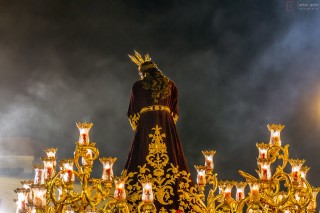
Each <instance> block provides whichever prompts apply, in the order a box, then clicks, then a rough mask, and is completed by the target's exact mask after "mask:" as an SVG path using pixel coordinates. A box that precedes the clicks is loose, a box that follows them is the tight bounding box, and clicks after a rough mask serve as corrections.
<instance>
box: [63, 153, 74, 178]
mask: <svg viewBox="0 0 320 213" xmlns="http://www.w3.org/2000/svg"><path fill="white" fill-rule="evenodd" d="M61 163H62V171H63V176H62V181H63V182H64V183H72V182H74V173H73V159H68V160H64V161H61Z"/></svg>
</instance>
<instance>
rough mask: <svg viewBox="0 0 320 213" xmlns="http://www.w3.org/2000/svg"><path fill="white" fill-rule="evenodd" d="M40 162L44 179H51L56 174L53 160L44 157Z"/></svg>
mask: <svg viewBox="0 0 320 213" xmlns="http://www.w3.org/2000/svg"><path fill="white" fill-rule="evenodd" d="M41 160H42V162H43V166H44V179H45V180H48V179H51V178H53V176H54V175H55V173H56V171H55V166H54V162H55V160H54V158H52V157H45V158H41Z"/></svg>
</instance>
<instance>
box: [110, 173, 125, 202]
mask: <svg viewBox="0 0 320 213" xmlns="http://www.w3.org/2000/svg"><path fill="white" fill-rule="evenodd" d="M114 183H115V188H116V189H115V190H114V195H113V197H114V198H115V199H116V200H125V199H126V192H125V190H124V186H125V179H124V178H122V177H117V178H116V179H115V181H114Z"/></svg>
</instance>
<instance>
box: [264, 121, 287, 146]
mask: <svg viewBox="0 0 320 213" xmlns="http://www.w3.org/2000/svg"><path fill="white" fill-rule="evenodd" d="M283 128H284V125H281V124H268V129H269V131H270V133H271V136H270V145H271V146H281V139H280V133H281V130H282V129H283Z"/></svg>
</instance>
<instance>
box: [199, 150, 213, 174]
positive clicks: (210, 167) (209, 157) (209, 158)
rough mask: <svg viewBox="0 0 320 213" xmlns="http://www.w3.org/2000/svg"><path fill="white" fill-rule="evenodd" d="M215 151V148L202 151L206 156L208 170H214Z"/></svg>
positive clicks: (205, 163) (205, 164)
mask: <svg viewBox="0 0 320 213" xmlns="http://www.w3.org/2000/svg"><path fill="white" fill-rule="evenodd" d="M215 153H216V151H214V150H209V151H208V150H205V151H202V154H203V155H204V157H205V162H204V166H205V167H206V170H208V171H210V170H213V168H214V163H213V156H214V154H215Z"/></svg>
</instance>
